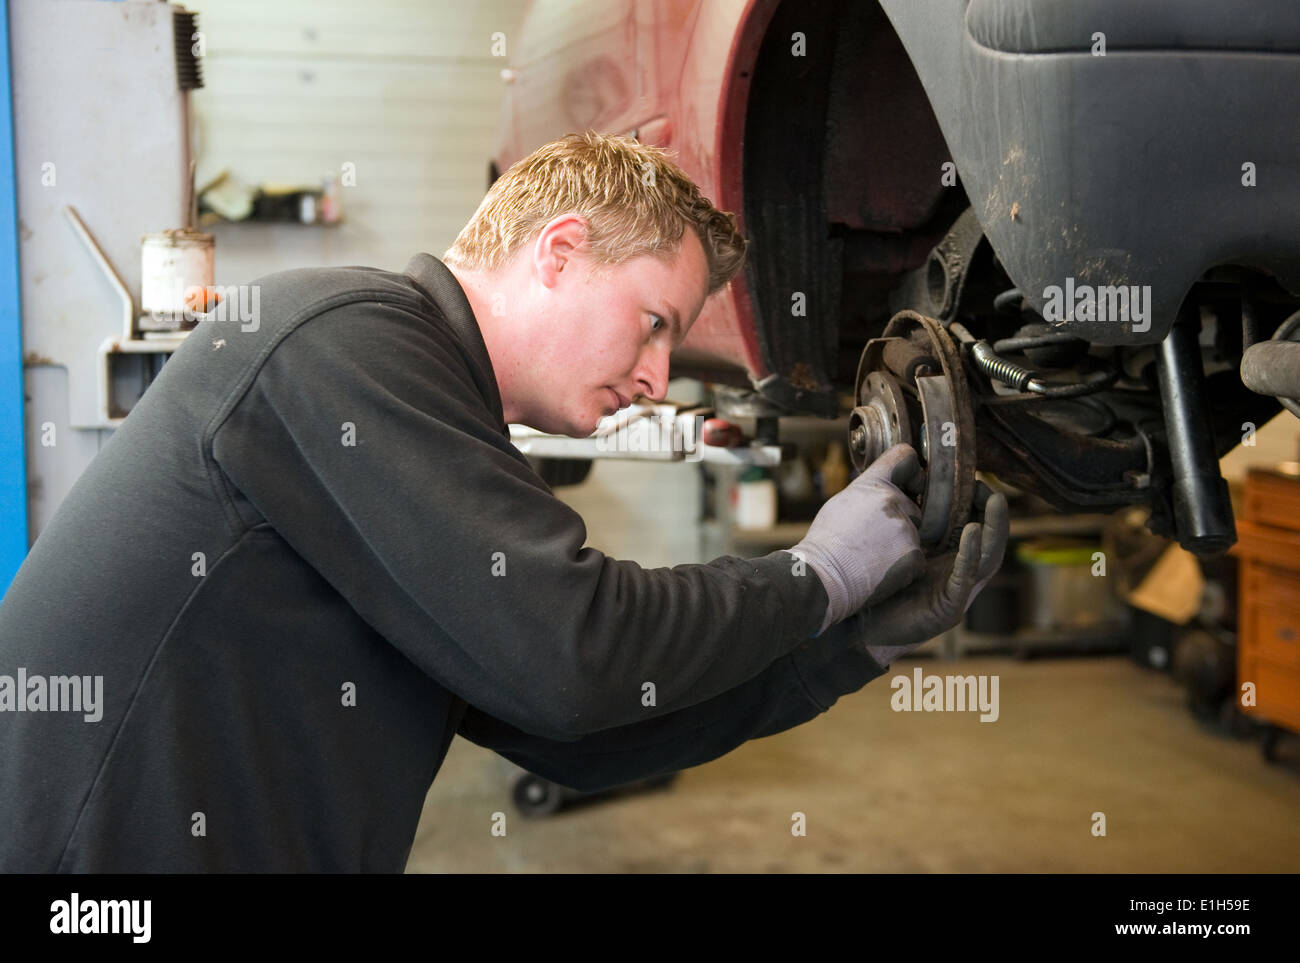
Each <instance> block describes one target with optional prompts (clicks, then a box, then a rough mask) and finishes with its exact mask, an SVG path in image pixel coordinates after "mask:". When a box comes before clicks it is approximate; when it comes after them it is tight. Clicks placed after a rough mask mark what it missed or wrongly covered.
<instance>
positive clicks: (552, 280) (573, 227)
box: [533, 214, 587, 288]
mask: <svg viewBox="0 0 1300 963" xmlns="http://www.w3.org/2000/svg"><path fill="white" fill-rule="evenodd" d="M586 243H587V219H586V218H584V217H583V216H582V215H580V214H560V215H559V216H557V217H553V218H551V220H549V221H548V222H547V223H546V224H545V226H543V227H542V230H541V232H540V233H538V235H537V240H536V241H535V242H533V269H534V270H535V271H536V272H537V276H538V277H539V278H540V279H541V282H542V284H543V286H545V287H548V288H553V287H555V285H556V284H558V283H559V282H560V275H561V274H562V272H563V271H565V270H566V269H567V270H569V271H570V272H572V271H573V270H574V268H575V267H576V266H577V263H578V259H577V256H578V255H579V254H581V253H584V252H583V248H584V247H585V246H586Z"/></svg>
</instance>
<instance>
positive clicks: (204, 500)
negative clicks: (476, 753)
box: [0, 134, 1006, 872]
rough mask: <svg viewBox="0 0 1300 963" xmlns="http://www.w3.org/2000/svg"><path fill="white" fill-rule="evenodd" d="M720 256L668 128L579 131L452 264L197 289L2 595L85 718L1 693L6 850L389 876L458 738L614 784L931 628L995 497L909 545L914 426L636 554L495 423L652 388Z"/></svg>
mask: <svg viewBox="0 0 1300 963" xmlns="http://www.w3.org/2000/svg"><path fill="white" fill-rule="evenodd" d="M743 254H744V241H743V240H742V239H741V238H740V236H739V235H738V233H737V231H736V228H735V225H734V222H733V220H732V218H731V216H730V215H726V214H722V213H720V212H718V211H717V210H715V209H714V208H713V206H712V205H711V204H710V203H709V202H708V201H706V200H705V199H704V198H703V197H701V195H700V192H699V190H698V188H697V187H696V186H695V185H694V184H692V183H691V182H690V180H689V179H688V178H687V177H686V175H685V174H684V173H682V171H680V170H679V169H678V168H677V167H676V166H675V165H673V164H672V163H671V162H670V161H669V160H668V158H667V156H666V155H665V154H664V153H663V152H661V151H658V150H654V149H652V148H649V147H645V146H643V145H640V144H638V143H636V142H635V141H631V140H627V139H623V138H617V137H605V136H600V135H595V134H587V135H581V136H578V135H574V136H570V137H569V138H566V139H564V140H563V141H559V142H556V143H554V144H551V145H547V146H546V147H544V148H542V149H541V150H539V151H537V152H536V153H534V154H533V155H530V156H529V157H527V158H525V159H524V160H522V161H520V162H519V163H518V164H517V165H515V166H514V167H513V168H511V170H509V171H508V172H507V173H506V174H505V175H504V176H503V177H501V178H500V179H499V180H498V181H497V183H496V184H495V185H494V186H493V187H492V189H491V190H490V191H489V193H488V196H487V197H486V198H485V199H484V201H483V204H482V205H481V206H480V208H479V210H478V211H477V212H476V213H475V215H474V218H473V219H472V220H471V222H470V223H469V224H468V225H467V226H466V227H465V229H464V231H463V232H462V233H461V235H460V237H459V238H458V239H457V241H456V243H455V246H454V247H453V248H452V249H451V250H450V251H449V252H447V254H446V255H445V263H444V261H440V260H438V259H436V258H434V257H432V256H430V255H428V254H418V255H416V256H415V257H414V259H412V260H411V262H410V264H409V265H408V266H407V267H406V270H405V271H404V272H403V273H392V272H388V271H382V270H378V269H375V268H365V267H348V268H328V269H302V270H291V271H285V272H281V273H277V274H272V275H269V276H267V277H264V278H261V279H260V280H258V281H257V282H255V283H256V284H258V285H260V301H259V303H260V312H261V313H260V317H259V318H258V319H257V321H256V323H255V324H248V323H242V322H241V319H240V318H238V317H236V316H234V313H232V314H230V315H227V314H226V313H225V312H222V311H220V310H217V311H215V312H213V313H211V314H209V315H207V316H206V317H204V318H203V320H202V321H201V322H200V323H199V324H198V326H197V327H196V328H195V329H194V331H193V332H192V333H191V334H190V336H189V337H188V338H187V339H186V341H185V342H184V344H183V345H182V346H181V348H180V349H179V350H178V351H177V352H176V353H175V355H174V357H173V358H172V359H171V360H170V361H169V362H168V363H167V365H166V366H165V367H164V368H163V370H162V372H161V374H160V375H159V377H158V378H157V379H156V380H155V381H154V383H153V384H152V385H151V386H150V388H149V389H148V391H147V392H146V393H145V395H144V397H143V398H142V399H141V400H140V402H139V403H138V404H137V405H136V407H135V408H134V410H133V411H132V412H131V414H130V416H129V417H128V418H126V419H125V422H124V423H123V425H122V426H121V427H120V428H119V429H118V431H117V432H116V433H115V434H114V435H113V436H112V437H111V438H110V440H109V441H108V443H107V444H106V445H105V446H104V448H103V450H102V451H101V452H100V454H99V455H98V457H97V458H96V459H95V461H94V462H93V463H92V464H91V466H90V467H89V469H88V470H87V471H86V472H85V473H84V474H83V476H82V477H81V478H80V479H79V480H78V481H77V483H76V485H75V486H74V487H73V489H72V491H71V492H70V493H69V495H68V496H67V498H66V500H65V501H64V502H63V504H62V506H61V507H60V509H59V511H58V512H57V514H56V516H55V517H54V519H53V520H52V521H51V522H50V523H49V525H48V526H47V527H46V528H45V529H44V530H43V531H42V533H41V535H40V537H39V539H38V540H37V541H36V544H35V545H34V546H33V548H32V550H31V552H30V553H29V555H28V557H27V559H26V561H25V562H24V564H23V565H22V567H21V569H20V570H19V572H18V574H17V576H16V578H15V580H14V582H13V584H12V586H11V588H10V589H9V591H8V593H7V594H6V596H5V598H4V600H3V603H2V604H0V673H3V674H5V675H8V676H11V677H12V676H15V674H16V673H17V670H18V669H20V668H21V669H24V670H25V671H26V673H27V674H29V675H30V676H31V677H32V678H36V677H41V678H50V679H55V678H58V677H64V676H66V677H77V678H80V679H86V678H91V679H102V693H101V694H100V696H99V705H98V706H97V707H96V715H97V717H98V718H97V720H96V721H93V722H92V721H88V719H89V718H90V717H89V716H88V715H87V714H86V713H78V712H71V711H47V710H49V709H58V708H59V707H57V706H48V705H44V704H42V705H40V706H37V705H36V704H35V703H36V702H37V701H41V702H42V703H43V700H35V699H33V698H32V693H30V692H29V693H24V696H25V698H24V699H23V701H22V703H21V705H22V707H23V709H24V710H25V711H6V710H13V709H14V708H15V705H14V704H10V705H7V706H6V705H5V704H4V703H3V702H2V701H0V758H2V759H3V760H4V764H3V766H0V869H3V870H5V871H9V872H13V871H36V872H41V871H56V870H57V871H73V872H87V871H89V872H99V871H124V872H140V871H145V872H148V871H169V872H185V871H383V872H400V871H401V870H402V869H403V868H404V866H405V864H406V860H407V857H408V854H409V852H410V847H411V843H412V839H413V838H414V834H415V829H416V824H417V822H418V820H419V817H420V812H421V808H422V805H423V803H424V800H425V796H426V793H427V791H428V789H429V786H430V784H431V782H432V780H433V778H434V775H435V774H436V773H437V771H438V768H439V766H440V765H441V763H442V760H443V758H444V755H445V753H446V751H447V747H448V745H449V744H450V742H451V739H452V737H453V736H454V735H455V734H457V733H459V734H460V735H462V736H464V737H465V738H467V739H469V740H471V741H473V742H475V743H478V744H479V745H482V746H486V747H488V748H491V749H494V750H496V751H497V752H499V753H501V754H502V755H504V756H506V757H508V758H509V759H511V760H513V761H514V762H516V763H517V764H519V765H520V766H523V767H524V768H526V769H528V770H530V771H532V772H535V773H537V774H539V775H541V776H544V777H545V778H548V779H551V780H554V781H556V782H559V783H562V784H564V785H568V786H572V787H574V788H577V789H583V790H593V789H597V788H602V787H607V786H611V785H617V784H620V783H623V782H627V781H631V780H633V779H638V778H641V777H647V776H651V775H654V774H659V773H666V772H672V771H674V770H678V769H682V768H684V767H688V766H693V765H696V764H699V763H702V762H705V761H707V760H710V759H714V758H716V757H718V756H720V755H722V754H723V753H726V752H727V751H729V750H731V749H732V748H734V747H735V746H737V745H739V744H741V743H742V742H744V741H746V740H747V739H752V738H756V737H760V736H764V735H768V734H771V733H775V732H779V731H782V730H784V729H788V728H790V727H791V726H795V725H798V724H800V723H802V722H805V721H807V720H808V719H811V718H813V717H815V716H816V715H817V714H818V713H820V712H822V711H824V710H826V709H827V708H828V707H829V706H830V705H831V704H832V703H833V702H834V701H835V700H836V699H837V698H838V697H839V696H841V695H843V694H846V693H849V692H853V691H856V690H857V689H858V688H860V687H861V686H862V685H864V684H865V683H866V682H867V681H869V680H870V679H872V678H874V677H876V676H878V675H880V674H881V673H882V672H883V671H884V667H885V666H887V664H888V662H889V661H890V659H892V658H893V657H894V656H895V655H897V654H898V653H900V652H904V651H907V650H908V649H909V648H911V647H912V646H914V645H916V644H918V643H920V642H923V641H925V640H926V639H928V638H930V637H932V636H933V635H934V634H936V633H937V632H939V631H942V630H943V629H944V628H946V627H948V626H950V625H953V624H955V623H956V621H957V620H958V619H960V617H961V615H962V613H963V612H964V611H965V608H966V607H967V605H968V604H969V602H970V599H971V598H973V596H974V594H975V592H977V591H978V590H979V588H980V587H981V585H982V584H983V582H985V581H987V579H988V577H989V576H990V575H991V574H992V572H993V571H994V570H995V569H996V568H997V566H998V564H1000V561H1001V556H1002V550H1003V546H1004V544H1005V539H1006V506H1005V499H1003V498H1002V497H1001V496H993V497H992V498H990V499H989V500H988V503H987V506H986V507H985V510H984V522H983V523H979V522H971V523H970V524H969V525H967V526H966V529H965V530H964V531H963V533H962V539H961V543H960V546H959V548H958V550H957V552H956V553H955V554H950V555H948V556H942V557H940V558H937V559H931V560H930V561H929V562H926V561H925V560H924V557H923V555H922V552H921V550H920V546H919V542H918V535H917V529H916V519H917V517H918V515H919V512H918V509H917V506H916V504H915V502H914V501H913V500H912V498H911V497H909V495H908V494H907V493H906V491H905V489H908V488H911V487H914V486H915V484H916V482H917V476H918V473H919V466H918V463H917V458H916V455H915V453H914V452H913V451H912V450H911V449H910V448H907V447H906V446H896V447H895V448H893V449H890V450H889V451H888V452H886V453H885V454H884V455H883V456H882V457H881V458H880V459H878V460H877V461H876V462H875V463H874V464H872V465H871V466H869V468H868V469H867V471H865V472H864V473H863V474H862V475H861V476H859V477H858V478H857V479H855V480H854V481H853V482H852V483H851V484H850V485H849V486H848V487H847V488H846V489H845V490H844V491H842V492H840V493H839V494H837V495H835V496H834V497H833V498H831V499H830V500H829V501H828V502H827V503H826V504H825V505H824V506H823V507H822V509H821V511H820V512H819V514H818V515H817V517H816V519H815V520H814V522H813V524H812V526H811V527H810V529H809V531H808V534H807V537H806V538H805V539H804V540H803V541H801V542H800V543H799V544H798V545H796V546H794V547H793V548H792V549H791V550H790V551H778V552H773V553H771V554H770V555H767V556H765V557H762V558H755V559H741V558H732V557H724V558H719V559H716V560H714V561H712V562H709V563H708V564H690V565H678V566H675V567H672V568H659V569H644V568H642V567H641V566H639V565H637V564H636V563H635V562H631V561H623V560H618V559H613V558H610V557H608V556H606V555H604V554H602V553H601V552H599V551H596V550H595V549H593V548H587V547H584V544H585V542H586V537H587V532H586V528H585V526H584V524H583V522H582V519H581V518H580V517H579V516H578V515H577V514H576V513H575V512H574V511H573V510H572V509H570V508H569V507H568V506H566V505H565V504H564V503H563V502H561V501H560V500H558V499H557V498H555V497H554V496H553V495H552V493H551V492H550V490H549V489H548V488H547V486H546V485H545V483H544V482H543V481H542V480H541V479H540V478H539V477H538V476H537V474H536V473H535V472H534V470H533V469H532V467H531V465H530V463H529V462H528V460H527V458H526V457H525V456H524V455H522V454H521V453H520V452H519V451H518V450H517V449H516V448H515V447H514V446H513V445H512V444H511V442H510V438H509V430H508V428H507V424H508V423H511V422H519V423H523V424H528V425H532V426H534V427H537V428H540V429H543V430H546V431H552V432H563V433H570V434H573V435H587V434H590V433H591V431H592V430H593V429H594V428H595V424H596V421H597V419H598V418H599V417H601V416H602V415H605V414H608V413H610V412H611V411H612V410H614V409H615V408H616V407H619V406H621V405H623V404H626V403H627V402H628V401H629V400H630V399H631V398H632V397H634V396H636V395H642V394H644V395H648V396H651V397H660V396H662V395H663V394H664V393H665V391H666V382H667V374H668V356H669V353H670V352H671V351H672V349H673V348H674V347H676V346H677V345H678V344H680V342H681V340H682V338H683V337H684V336H685V334H686V332H687V331H688V330H689V328H690V326H691V324H692V323H693V322H694V320H695V318H696V316H697V315H698V314H699V312H700V309H701V307H702V305H703V304H704V301H705V299H706V297H707V296H708V295H710V294H712V293H714V292H716V291H717V290H719V289H720V288H722V287H723V285H725V284H726V283H727V281H728V280H729V279H730V278H731V277H732V276H733V275H734V274H735V273H736V271H737V270H738V268H739V266H740V263H741V260H742V257H743ZM647 682H653V683H654V686H655V691H656V698H655V700H653V701H654V703H655V704H654V705H652V706H647V705H646V704H645V701H646V700H643V692H644V691H645V690H644V689H643V685H644V684H645V683H647ZM486 825H487V824H486V822H485V827H486ZM485 831H486V828H485Z"/></svg>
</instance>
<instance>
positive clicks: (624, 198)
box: [442, 131, 746, 294]
mask: <svg viewBox="0 0 1300 963" xmlns="http://www.w3.org/2000/svg"><path fill="white" fill-rule="evenodd" d="M570 213H572V214H578V215H580V216H581V217H583V218H584V219H585V220H586V221H587V248H588V250H587V253H588V254H589V255H590V256H591V258H592V260H593V261H595V262H596V263H597V264H602V265H613V264H620V263H622V262H623V261H627V260H629V259H631V258H634V257H638V256H639V255H642V254H653V255H655V256H656V257H659V258H662V259H664V260H667V259H668V258H670V257H672V256H673V255H674V254H676V253H677V251H679V250H680V249H681V242H682V237H683V234H684V231H685V230H686V226H687V225H688V224H689V225H690V226H691V228H692V229H693V230H694V231H695V234H696V236H697V237H699V239H700V244H701V245H702V246H703V248H704V256H705V258H706V259H707V261H708V266H709V279H708V293H709V294H713V293H714V292H715V291H718V290H720V289H721V288H722V287H723V286H724V285H726V283H727V282H728V281H730V280H731V279H732V278H733V277H734V276H735V275H736V273H737V272H739V270H740V267H741V264H742V263H743V262H744V259H745V247H746V244H745V239H744V238H743V237H741V235H740V231H739V230H738V229H737V227H736V220H735V216H734V215H733V214H730V213H728V212H724V211H719V210H718V209H717V208H715V207H714V206H713V205H712V204H711V203H710V202H709V200H708V199H707V198H705V197H704V196H703V195H701V194H700V189H699V187H697V186H696V185H695V183H694V182H693V181H692V180H691V179H690V178H689V177H687V176H686V174H685V173H684V172H683V171H682V169H681V168H680V167H678V166H677V165H676V164H674V163H673V162H672V161H671V160H670V159H669V155H668V152H667V151H664V150H661V149H659V148H657V147H649V146H647V145H645V144H641V143H639V142H637V141H635V140H633V139H631V138H630V137H618V136H614V135H609V134H600V133H596V132H595V131H588V132H586V133H584V134H569V135H568V136H566V137H563V138H561V139H560V140H557V141H553V142H552V143H549V144H546V145H544V146H542V147H539V148H538V149H537V150H535V151H533V153H531V154H529V155H528V156H527V157H525V158H523V159H522V160H520V161H519V162H517V163H516V164H515V165H514V166H513V167H511V168H510V169H509V170H507V171H506V172H505V173H504V174H502V175H501V177H500V178H498V179H497V181H496V183H494V184H493V185H492V186H491V187H490V188H489V189H488V192H487V196H486V197H484V198H483V202H482V203H481V204H479V206H478V210H477V211H475V212H474V216H473V217H472V218H470V221H469V223H468V224H466V225H465V227H464V228H463V229H462V230H461V232H460V235H459V236H458V237H457V238H456V241H455V243H454V244H452V246H451V247H450V248H449V249H448V250H447V253H446V254H444V255H443V257H442V259H443V260H444V261H446V262H448V263H449V264H452V265H454V266H456V267H463V268H467V269H471V270H495V269H496V268H499V267H501V266H503V265H504V264H506V263H507V262H509V261H510V259H511V258H512V257H513V256H514V255H515V253H516V252H517V251H518V250H519V248H520V247H522V246H523V245H524V243H525V242H527V241H529V240H530V239H532V238H533V237H535V236H536V235H537V233H538V232H539V231H541V229H542V228H543V227H544V226H545V225H546V224H547V223H548V222H549V221H550V220H551V219H552V218H555V217H558V216H559V215H561V214H570Z"/></svg>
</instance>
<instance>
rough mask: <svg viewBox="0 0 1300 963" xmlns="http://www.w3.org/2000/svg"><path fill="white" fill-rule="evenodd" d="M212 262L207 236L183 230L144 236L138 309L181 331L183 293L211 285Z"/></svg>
mask: <svg viewBox="0 0 1300 963" xmlns="http://www.w3.org/2000/svg"><path fill="white" fill-rule="evenodd" d="M214 260H215V238H214V237H213V236H212V235H211V234H204V233H202V232H200V231H191V230H187V229H185V228H178V229H176V230H173V231H161V232H159V233H157V234H146V235H145V236H144V238H143V239H142V240H141V242H140V308H141V310H142V311H143V312H144V313H145V314H146V315H152V316H153V319H154V321H155V322H157V323H165V324H166V326H167V327H168V328H174V329H179V328H181V327H182V321H183V319H184V317H185V310H186V305H185V294H186V292H187V291H189V290H192V289H193V288H207V287H210V286H211V285H212V281H213V270H214ZM150 327H151V328H153V327H155V325H150Z"/></svg>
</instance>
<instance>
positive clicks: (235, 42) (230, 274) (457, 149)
mask: <svg viewBox="0 0 1300 963" xmlns="http://www.w3.org/2000/svg"><path fill="white" fill-rule="evenodd" d="M525 5H526V4H525V2H524V0H484V2H476V3H455V2H422V0H371V2H368V3H351V2H330V3H320V2H308V0H277V2H275V3H267V2H265V0H193V2H191V3H189V4H188V7H189V9H192V10H197V11H198V13H199V28H200V30H201V31H202V33H203V35H204V44H205V48H206V49H205V51H204V53H205V57H204V68H203V69H204V88H203V89H202V90H199V91H196V92H195V94H194V97H193V105H192V106H193V116H194V126H195V130H194V138H195V154H196V157H197V158H198V161H199V180H200V182H205V181H207V180H209V179H210V178H212V177H214V176H215V175H216V174H217V173H218V172H220V171H221V170H223V169H229V170H230V172H231V174H232V175H233V176H235V177H237V178H238V179H239V180H240V181H242V182H244V183H246V184H249V185H256V184H261V183H275V182H290V183H297V182H303V183H315V182H318V181H319V180H320V179H322V178H325V177H327V176H331V175H335V174H338V173H339V172H340V171H341V170H342V169H343V165H344V164H345V163H350V164H353V165H355V171H356V186H355V187H347V188H345V189H344V190H343V216H344V223H343V224H341V225H339V226H337V227H296V226H292V225H265V224H251V223H245V224H222V225H218V226H217V227H215V228H211V230H212V231H213V233H215V234H216V235H217V258H216V275H217V283H218V284H237V283H240V282H243V281H248V280H251V279H252V278H254V277H257V276H259V275H262V274H267V273H270V272H272V271H278V270H283V269H286V268H292V267H308V266H317V265H341V264H366V265H371V266H374V267H381V268H387V269H389V270H400V269H401V268H403V267H404V266H405V265H406V262H407V260H409V258H410V257H411V256H412V255H413V254H415V253H416V252H418V251H427V252H429V253H431V254H434V255H440V254H441V253H442V252H443V251H444V250H446V248H447V247H448V246H449V245H450V244H451V242H452V240H453V239H454V238H455V236H456V233H457V232H458V231H459V230H460V228H461V227H462V226H463V225H464V223H465V221H466V220H468V218H469V216H470V215H471V214H472V213H473V212H474V208H475V207H476V206H477V205H478V202H479V201H480V200H481V199H482V196H483V191H484V189H485V187H486V176H487V175H486V172H487V163H488V158H489V157H490V156H491V153H492V149H493V146H494V142H495V139H496V132H497V127H498V124H499V120H500V108H501V102H502V95H503V89H504V88H503V85H502V82H501V80H500V71H501V69H502V68H503V67H505V65H506V60H507V58H505V57H496V56H493V54H492V44H493V34H494V33H497V32H501V33H502V34H504V35H505V43H506V49H507V51H509V50H510V49H511V44H512V43H513V41H514V40H515V39H516V33H517V30H518V27H519V24H520V22H521V20H522V18H523V13H524V7H525Z"/></svg>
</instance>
